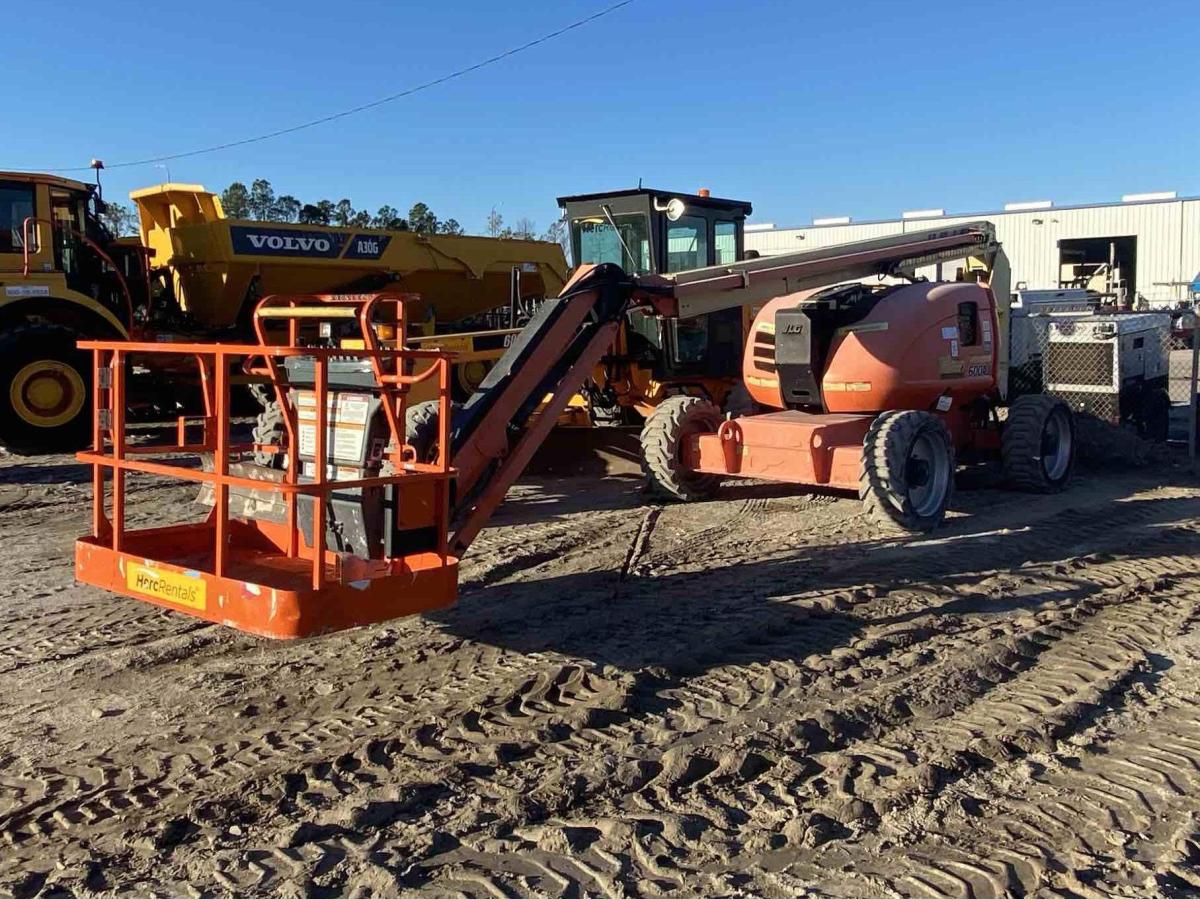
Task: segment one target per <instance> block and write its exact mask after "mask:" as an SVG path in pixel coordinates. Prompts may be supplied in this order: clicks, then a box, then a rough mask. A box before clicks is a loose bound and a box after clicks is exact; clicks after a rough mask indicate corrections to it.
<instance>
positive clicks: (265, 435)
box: [254, 400, 287, 469]
mask: <svg viewBox="0 0 1200 900" xmlns="http://www.w3.org/2000/svg"><path fill="white" fill-rule="evenodd" d="M286 441H287V426H286V425H285V424H284V420H283V410H282V409H280V408H279V401H278V400H272V401H270V402H269V403H268V404H267V405H266V406H265V407H263V411H262V412H260V413H259V414H258V419H257V420H256V421H255V423H254V443H256V444H274V445H275V446H282V445H283V444H284V443H285V442H286ZM254 464H255V465H257V466H266V467H267V468H270V469H284V468H286V467H287V454H286V453H267V452H265V451H262V450H256V451H255V452H254Z"/></svg>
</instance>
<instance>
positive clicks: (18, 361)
mask: <svg viewBox="0 0 1200 900" xmlns="http://www.w3.org/2000/svg"><path fill="white" fill-rule="evenodd" d="M84 337H87V335H83V334H79V333H78V332H76V331H74V330H72V329H70V328H66V327H64V326H62V325H51V324H42V323H38V324H32V323H31V324H28V325H21V326H18V327H16V328H13V329H11V330H9V331H6V332H5V333H4V334H3V336H0V444H3V445H4V446H5V447H7V448H8V449H9V450H10V451H12V452H13V453H21V454H35V453H53V452H62V451H66V450H78V449H80V448H81V447H85V446H87V445H88V444H89V442H90V440H91V433H92V402H93V401H92V354H91V353H90V352H89V351H84V350H80V349H79V348H78V347H76V346H75V342H76V341H78V340H80V339H81V338H84ZM39 360H52V361H54V362H56V363H60V364H62V365H64V366H67V367H69V368H70V369H71V370H72V371H73V372H74V373H75V374H76V375H78V377H79V381H80V382H82V384H83V402H82V404H80V405H79V407H78V411H77V412H76V413H75V414H74V415H73V416H72V417H71V418H70V419H68V420H66V421H64V422H63V423H61V424H59V425H53V426H46V425H38V424H36V423H33V422H30V421H28V420H27V419H25V418H22V416H21V415H20V414H19V413H18V412H17V406H16V405H15V404H14V401H13V397H12V391H13V390H14V388H15V385H14V383H13V382H14V379H15V378H16V377H17V376H18V374H19V373H20V372H21V370H22V369H24V368H25V367H26V366H28V365H29V364H31V363H35V362H37V361H39ZM67 387H68V388H69V389H71V390H76V389H77V388H75V387H74V386H73V385H72V383H71V380H70V379H69V378H68V380H67ZM68 396H74V397H75V399H78V395H77V394H75V395H68ZM27 402H28V401H27ZM67 402H68V403H69V404H70V405H74V402H73V401H71V400H68V401H67ZM68 408H69V407H68Z"/></svg>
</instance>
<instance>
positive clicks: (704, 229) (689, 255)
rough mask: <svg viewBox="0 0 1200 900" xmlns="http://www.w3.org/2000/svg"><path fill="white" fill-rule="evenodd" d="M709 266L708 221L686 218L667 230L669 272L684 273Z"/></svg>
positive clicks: (697, 217) (691, 217)
mask: <svg viewBox="0 0 1200 900" xmlns="http://www.w3.org/2000/svg"><path fill="white" fill-rule="evenodd" d="M707 265H708V220H707V219H702V218H700V217H699V216H684V217H683V218H681V219H679V220H678V221H675V222H672V223H670V225H669V226H668V228H667V271H668V272H682V271H683V270H685V269H700V268H703V267H704V266H707Z"/></svg>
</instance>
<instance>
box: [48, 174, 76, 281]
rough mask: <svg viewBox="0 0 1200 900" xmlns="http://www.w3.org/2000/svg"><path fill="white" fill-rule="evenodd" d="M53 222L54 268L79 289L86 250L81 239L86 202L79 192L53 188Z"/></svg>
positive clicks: (51, 216) (51, 217) (51, 196)
mask: <svg viewBox="0 0 1200 900" xmlns="http://www.w3.org/2000/svg"><path fill="white" fill-rule="evenodd" d="M49 193H50V221H51V222H53V223H54V226H53V229H52V230H53V233H54V246H53V248H52V249H53V252H54V267H55V268H56V269H58V270H60V271H62V272H63V273H64V274H66V276H67V284H68V285H69V286H70V287H72V288H74V289H75V290H79V289H80V288H79V287H78V286H77V284H76V283H75V282H77V281H78V280H79V278H80V274H81V273H80V266H81V264H82V259H83V256H84V247H83V245H82V242H81V241H80V240H79V235H81V234H82V233H83V204H84V200H83V198H82V197H80V196H79V195H78V194H77V193H73V192H71V191H65V190H62V189H60V188H51V189H50V192H49Z"/></svg>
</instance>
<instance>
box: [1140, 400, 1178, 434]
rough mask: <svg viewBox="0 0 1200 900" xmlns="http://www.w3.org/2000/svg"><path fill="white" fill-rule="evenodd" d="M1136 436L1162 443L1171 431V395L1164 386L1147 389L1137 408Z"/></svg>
mask: <svg viewBox="0 0 1200 900" xmlns="http://www.w3.org/2000/svg"><path fill="white" fill-rule="evenodd" d="M1137 426H1138V436H1139V437H1142V438H1145V439H1146V440H1148V441H1157V442H1159V443H1162V442H1163V441H1166V440H1167V438H1168V437H1170V432H1171V395H1170V394H1169V393H1167V391H1166V390H1165V389H1164V388H1157V389H1155V390H1152V391H1149V392H1148V393H1147V394H1146V395H1145V396H1144V397H1143V398H1142V408H1141V409H1140V410H1138V418H1137Z"/></svg>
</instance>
